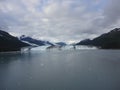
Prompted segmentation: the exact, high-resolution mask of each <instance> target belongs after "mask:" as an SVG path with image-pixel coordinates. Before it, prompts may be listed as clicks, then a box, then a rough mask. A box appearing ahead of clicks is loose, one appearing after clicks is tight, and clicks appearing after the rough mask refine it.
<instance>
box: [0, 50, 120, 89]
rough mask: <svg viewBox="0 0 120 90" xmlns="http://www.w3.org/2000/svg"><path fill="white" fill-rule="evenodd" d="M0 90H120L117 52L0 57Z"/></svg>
mask: <svg viewBox="0 0 120 90" xmlns="http://www.w3.org/2000/svg"><path fill="white" fill-rule="evenodd" d="M0 90H120V51H119V50H66V51H44V52H41V51H33V52H31V53H24V54H20V53H17V54H0Z"/></svg>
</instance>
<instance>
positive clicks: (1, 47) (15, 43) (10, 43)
mask: <svg viewBox="0 0 120 90" xmlns="http://www.w3.org/2000/svg"><path fill="white" fill-rule="evenodd" d="M26 46H29V44H26V43H24V42H21V41H20V40H19V39H18V38H16V37H14V36H12V35H10V34H9V33H7V32H5V31H2V30H0V52H7V51H20V50H21V48H22V47H26Z"/></svg>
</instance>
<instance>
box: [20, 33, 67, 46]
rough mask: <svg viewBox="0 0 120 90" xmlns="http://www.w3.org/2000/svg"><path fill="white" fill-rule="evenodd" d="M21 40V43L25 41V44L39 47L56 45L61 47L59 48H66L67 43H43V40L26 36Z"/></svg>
mask: <svg viewBox="0 0 120 90" xmlns="http://www.w3.org/2000/svg"><path fill="white" fill-rule="evenodd" d="M20 40H21V41H25V42H29V43H31V44H35V45H38V46H44V45H50V46H56V45H59V46H65V45H66V43H64V42H57V43H51V42H49V41H43V40H37V39H34V38H32V37H29V36H25V35H22V36H21V37H20Z"/></svg>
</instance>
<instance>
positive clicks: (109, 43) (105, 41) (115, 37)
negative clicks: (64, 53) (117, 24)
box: [76, 28, 120, 49]
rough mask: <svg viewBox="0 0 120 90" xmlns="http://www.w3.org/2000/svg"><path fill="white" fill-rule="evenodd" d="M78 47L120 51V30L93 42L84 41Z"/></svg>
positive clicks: (117, 29)
mask: <svg viewBox="0 0 120 90" xmlns="http://www.w3.org/2000/svg"><path fill="white" fill-rule="evenodd" d="M76 45H89V46H96V47H98V48H101V49H120V28H115V29H113V30H111V31H110V32H108V33H105V34H102V35H101V36H99V37H96V38H94V39H93V40H90V39H85V40H82V41H80V42H79V43H77V44H76Z"/></svg>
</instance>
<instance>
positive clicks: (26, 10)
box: [0, 0, 120, 42]
mask: <svg viewBox="0 0 120 90" xmlns="http://www.w3.org/2000/svg"><path fill="white" fill-rule="evenodd" d="M119 3H120V0H0V28H1V29H3V30H6V31H8V32H10V33H11V34H13V35H16V36H20V35H22V34H25V35H29V36H32V37H34V38H38V39H42V40H50V41H67V42H73V41H80V40H82V39H85V38H93V37H96V36H97V35H99V34H101V33H104V32H107V31H108V30H109V29H112V28H114V27H119V23H120V5H119Z"/></svg>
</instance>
